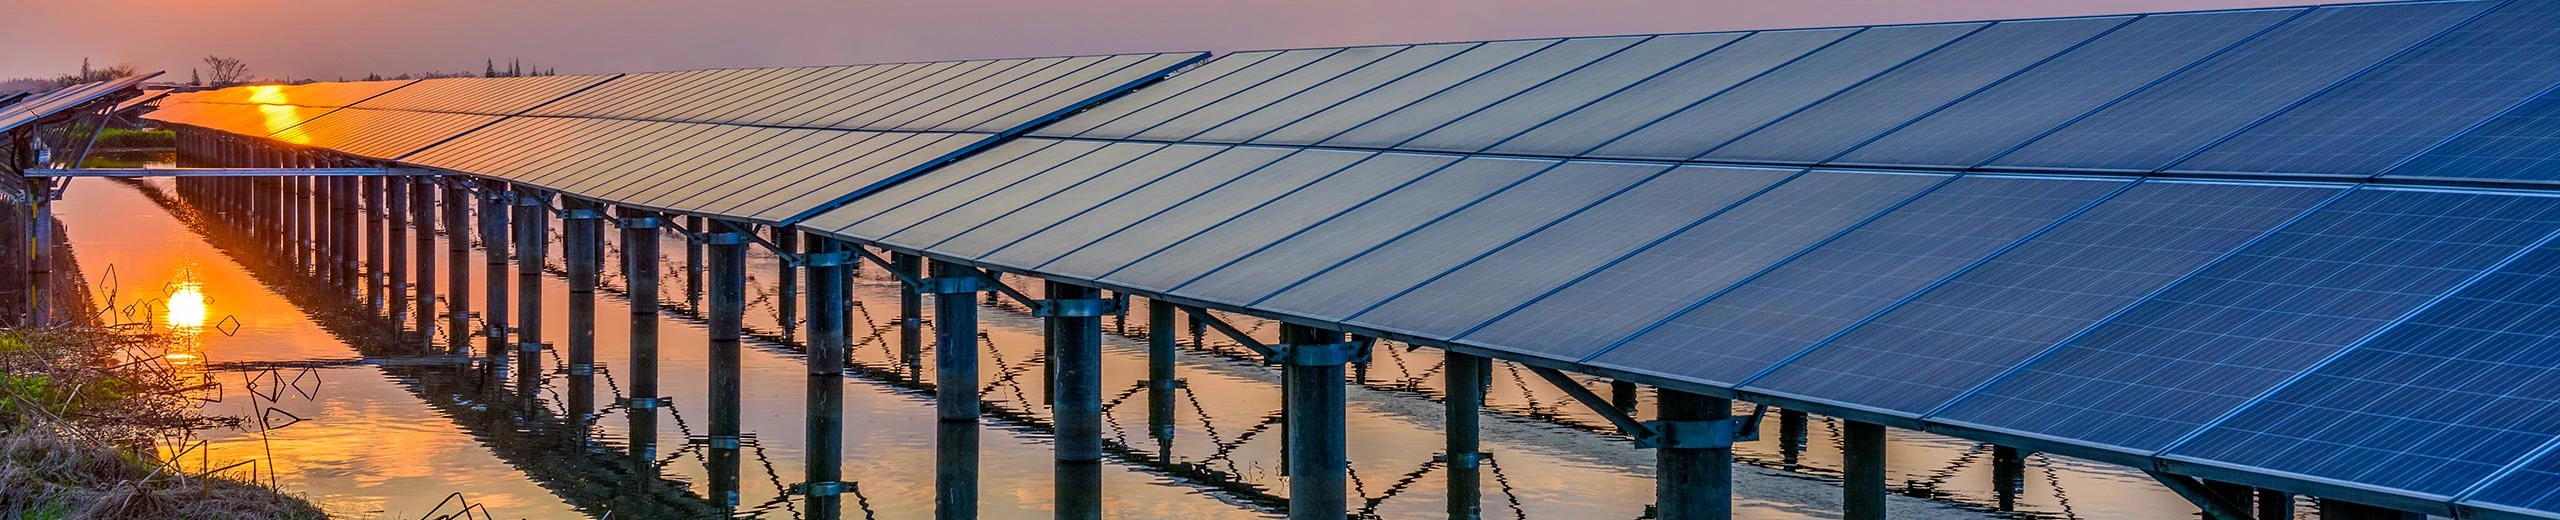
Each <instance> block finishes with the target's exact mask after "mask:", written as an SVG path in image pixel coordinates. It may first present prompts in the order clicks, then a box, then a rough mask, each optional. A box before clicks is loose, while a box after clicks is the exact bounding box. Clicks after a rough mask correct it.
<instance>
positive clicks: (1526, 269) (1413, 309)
mask: <svg viewBox="0 0 2560 520" xmlns="http://www.w3.org/2000/svg"><path fill="white" fill-rule="evenodd" d="M1796 171H1797V170H1773V169H1757V168H1722V167H1708V166H1692V167H1683V168H1680V169H1677V170H1673V171H1672V172H1671V173H1668V174H1664V175H1663V176H1660V177H1655V178H1653V180H1651V181H1646V182H1645V183H1644V184H1641V185H1638V186H1636V187H1635V189H1630V190H1627V192H1626V193H1621V194H1618V196H1616V197H1610V198H1609V200H1606V201H1602V202H1601V203H1600V204H1598V205H1594V206H1592V207H1591V209H1587V210H1583V211H1582V212H1580V213H1576V214H1574V215H1573V216H1572V217H1568V218H1566V219H1564V220H1563V221H1561V222H1557V223H1556V224H1555V225H1553V226H1549V227H1547V228H1546V229H1543V230H1539V231H1538V232H1537V233H1533V234H1531V235H1529V236H1528V237H1527V238H1523V239H1521V240H1520V241H1519V242H1517V243H1513V244H1511V245H1508V246H1503V248H1502V249H1500V250H1497V251H1494V252H1493V253H1491V254H1487V255H1485V256H1484V257H1482V258H1477V259H1474V260H1470V261H1468V262H1467V263H1466V264H1465V265H1464V266H1461V267H1459V268H1458V269H1456V270H1454V271H1450V272H1448V273H1447V274H1442V275H1440V276H1439V277H1438V278H1436V279H1433V280H1431V281H1430V282H1428V283H1424V284H1422V286H1420V287H1416V288H1414V289H1413V290H1412V291H1411V292H1407V293H1405V294H1403V295H1400V296H1397V297H1396V298H1395V299H1392V300H1388V301H1387V302H1386V303H1381V304H1378V306H1377V307H1376V308H1372V309H1369V310H1367V311H1364V312H1361V313H1359V314H1357V315H1354V316H1352V317H1351V318H1350V320H1348V322H1349V323H1351V324H1355V325H1363V326H1369V327H1375V328H1379V329H1385V330H1393V331H1399V332H1407V333H1414V334H1422V335H1426V336H1432V337H1443V338H1446V337H1454V336H1457V335H1458V334H1459V333H1462V332H1466V331H1467V329H1472V328H1475V326H1476V325H1479V324H1482V323H1484V322H1485V321H1486V320H1490V319H1493V317H1494V316H1497V315H1500V314H1501V313H1502V312H1503V311H1508V310H1511V309H1512V308H1513V307H1518V306H1519V305H1520V304H1522V303H1527V302H1528V301H1529V300H1530V299H1531V298H1536V297H1538V295H1540V294H1545V293H1546V292H1547V291H1548V290H1551V289H1553V288H1555V287H1556V286H1559V285H1563V284H1564V283H1565V282H1569V281H1572V280H1573V278H1574V277H1575V276H1578V275H1581V274H1582V273H1586V272H1590V271H1591V270H1593V269H1598V268H1600V267H1601V266H1603V265H1606V264H1607V263H1608V262H1610V261H1612V260H1616V259H1618V258H1621V257H1624V256H1626V254H1627V253H1629V252H1633V251H1635V250H1636V249H1637V248H1640V247H1643V246H1644V245H1645V244H1648V243H1652V242H1654V241H1656V240H1660V239H1661V238H1662V237H1663V236H1665V235H1669V234H1671V233H1672V232H1674V231H1678V230H1680V229H1682V228H1685V227H1688V226H1690V225H1693V224H1695V223H1697V222H1700V221H1703V220H1705V219H1706V218H1707V217H1710V216H1713V215H1715V214H1717V213H1720V212H1722V211H1723V210H1724V209H1725V208H1726V207H1728V206H1731V205H1732V204H1733V203H1734V202H1737V201H1740V200H1743V199H1744V198H1745V197H1749V196H1751V195H1753V194H1756V193H1759V192H1760V191H1761V190H1764V189H1767V188H1768V187H1769V186H1771V185H1774V184H1777V183H1778V182H1779V181H1783V180H1786V179H1787V178H1788V177H1790V176H1793V175H1794V174H1795V173H1796Z"/></svg>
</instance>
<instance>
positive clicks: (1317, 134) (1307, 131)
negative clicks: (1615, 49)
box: [1252, 40, 1559, 145]
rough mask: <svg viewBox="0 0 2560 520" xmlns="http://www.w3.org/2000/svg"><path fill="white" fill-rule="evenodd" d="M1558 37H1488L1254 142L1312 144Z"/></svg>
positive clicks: (1473, 76) (1535, 49)
mask: <svg viewBox="0 0 2560 520" xmlns="http://www.w3.org/2000/svg"><path fill="white" fill-rule="evenodd" d="M1558 41H1559V40H1519V41H1501V42H1488V43H1485V44H1482V45H1477V46H1475V47H1474V48H1471V49H1467V51H1466V52H1462V53H1458V55H1457V56H1451V57H1449V59H1446V60H1441V61H1440V62H1439V63H1434V64H1432V65H1431V66H1429V67H1424V68H1423V69H1422V70H1420V71H1416V72H1414V73H1412V74H1407V75H1405V76H1404V77H1400V78H1396V80H1395V81H1390V82H1387V84H1385V85H1380V86H1378V88H1375V89H1370V90H1369V91H1367V92H1365V93H1362V94H1361V95H1359V96H1355V97H1352V98H1351V99H1347V100H1343V101H1342V102H1340V103H1335V104H1333V105H1331V106H1327V107H1325V108H1324V110H1321V111H1317V112H1313V113H1309V114H1307V115H1306V116H1305V117H1302V118H1299V119H1298V120H1297V121H1294V122H1290V123H1289V124H1287V125H1283V126H1281V127H1280V128H1279V129H1277V130H1272V131H1270V132H1267V133H1264V134H1262V135H1261V136H1259V137H1255V138H1253V141H1252V142H1254V143H1259V144H1274V145H1313V144H1316V143H1319V142H1323V141H1324V140H1325V139H1329V138H1332V137H1333V136H1335V135H1338V134H1341V133H1342V132H1344V131H1347V130H1350V129H1351V128H1352V127H1355V126H1359V125H1360V124H1362V123H1367V122H1369V121H1371V120H1374V119H1377V118H1378V117H1379V116H1383V115H1386V114H1387V113H1388V112H1391V111H1394V110H1397V109H1400V108H1403V107H1405V106H1407V105H1411V104H1413V103H1414V102H1416V101H1420V100H1422V99H1424V98H1427V97H1430V96H1431V95H1433V94H1437V93H1439V92H1440V91H1442V90H1445V89H1448V88H1449V87H1450V86H1452V85H1457V84H1460V83H1464V82H1466V81H1467V80H1469V79H1471V78H1475V77H1477V76H1479V75H1482V74H1485V73H1487V72H1489V71H1492V70H1494V69H1497V68H1500V67H1502V66H1504V65H1508V64H1510V63H1512V62H1513V61H1514V60H1519V59H1521V58H1522V57H1524V56H1529V55H1530V54H1531V53H1535V52H1538V51H1540V50H1544V49H1546V48H1547V47H1550V46H1553V45H1556V44H1557V43H1558Z"/></svg>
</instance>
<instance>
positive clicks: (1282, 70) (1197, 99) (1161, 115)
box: [1076, 49, 1344, 139]
mask: <svg viewBox="0 0 2560 520" xmlns="http://www.w3.org/2000/svg"><path fill="white" fill-rule="evenodd" d="M1341 52H1344V50H1343V49H1310V50H1297V51H1283V52H1281V53H1280V55H1278V56H1272V57H1270V58H1265V59H1262V60H1260V61H1257V62H1255V63H1254V64H1253V66H1251V67H1245V69H1244V70H1239V71H1236V72H1235V73H1234V74H1228V75H1225V76H1221V77H1219V78H1217V79H1215V80H1210V81H1209V82H1208V83H1203V84H1200V85H1199V86H1196V87H1192V88H1190V89H1188V90H1184V91H1183V92H1182V93H1181V94H1176V95H1174V96H1173V97H1170V98H1165V100H1164V101H1158V102H1156V103H1155V104H1152V105H1147V107H1146V108H1141V109H1138V110H1136V111H1134V112H1130V113H1129V114H1128V115H1125V116H1120V118H1118V119H1113V120H1111V122H1109V123H1103V124H1102V125H1101V126H1096V127H1094V128H1093V129H1092V130H1086V131H1085V132H1084V133H1082V134H1077V135H1076V136H1077V137H1083V138H1087V139H1126V138H1129V137H1131V136H1134V135H1137V134H1138V132H1140V131H1144V130H1146V129H1148V128H1153V127H1155V126H1156V125H1159V124H1163V123H1164V122H1166V121H1170V120H1173V119H1174V118H1179V117H1182V116H1183V115H1185V114H1190V113H1191V112H1192V111H1195V110H1199V109H1200V108H1201V107H1205V106H1209V105H1211V104H1214V103H1218V102H1219V101H1222V100H1225V99H1227V98H1228V97H1230V96H1234V95H1236V94H1237V93H1239V92H1243V91H1245V90H1247V89H1251V88H1254V87H1256V86H1260V85H1262V84H1264V83H1268V82H1270V81H1273V80H1275V79H1278V78H1280V77H1282V76H1285V75H1288V74H1289V73H1291V72H1295V71H1297V70H1298V69H1301V68H1304V67H1306V66H1308V65H1311V64H1314V63H1316V62H1317V61H1318V60H1323V59H1325V58H1328V57H1332V56H1333V55H1335V54H1338V53H1341Z"/></svg>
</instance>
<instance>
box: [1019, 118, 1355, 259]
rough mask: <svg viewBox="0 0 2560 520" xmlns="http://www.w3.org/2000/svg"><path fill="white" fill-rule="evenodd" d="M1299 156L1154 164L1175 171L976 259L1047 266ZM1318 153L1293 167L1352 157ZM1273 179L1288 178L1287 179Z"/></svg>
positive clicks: (1284, 153) (1256, 153)
mask: <svg viewBox="0 0 2560 520" xmlns="http://www.w3.org/2000/svg"><path fill="white" fill-rule="evenodd" d="M1303 152H1304V151H1303V150H1292V149H1286V148H1266V147H1235V148H1229V149H1227V150H1226V151H1224V152H1221V153H1219V154H1218V155H1215V156H1211V157H1210V158H1207V159H1202V160H1200V161H1198V162H1196V163H1191V164H1187V165H1185V164H1171V163H1157V164H1163V165H1164V166H1166V167H1171V168H1175V169H1174V170H1171V171H1170V172H1169V173H1166V174H1164V175H1163V178H1162V179H1160V180H1157V181H1154V182H1149V183H1147V184H1146V185H1145V186H1141V187H1139V188H1138V189H1134V190H1130V191H1128V192H1127V193H1124V194H1121V195H1118V196H1115V197H1112V198H1111V199H1108V200H1110V201H1115V202H1117V203H1114V204H1100V205H1097V206H1095V207H1092V208H1090V209H1086V210H1083V211H1078V212H1076V214H1075V215H1074V216H1071V217H1067V218H1066V219H1064V220H1061V221H1059V222H1058V224H1057V225H1054V226H1049V227H1048V228H1047V229H1048V231H1049V232H1042V233H1033V234H1031V235H1030V236H1026V237H1022V238H1020V239H1017V240H1013V241H1011V242H1010V243H1008V244H1006V245H1005V246H1004V247H1001V248H997V249H995V250H994V251H991V252H989V253H987V254H985V255H981V256H979V257H978V259H979V260H981V261H985V262H987V263H991V264H996V265H1005V266H1015V267H1021V268H1030V267H1035V266H1039V265H1041V264H1046V263H1049V261H1051V260H1056V259H1057V258H1058V257H1060V256H1065V255H1067V254H1069V253H1073V252H1075V251H1076V249H1078V248H1082V247H1084V245H1085V244H1090V243H1093V241H1094V240H1097V239H1100V238H1102V237H1103V236H1105V235H1108V234H1110V233H1111V232H1114V231H1118V230H1120V229H1121V228H1125V227H1129V225H1131V224H1135V223H1137V222H1139V221H1141V220H1146V218H1147V217H1149V216H1153V215H1155V214H1156V213H1157V212H1161V211H1164V210H1165V209H1166V208H1171V207H1173V206H1174V205H1177V204H1181V203H1182V202H1183V201H1186V200H1191V198H1192V197H1197V196H1200V194H1202V193H1207V192H1209V191H1211V190H1215V189H1218V187H1220V186H1225V185H1227V184H1228V183H1231V182H1236V181H1237V180H1238V179H1243V178H1246V177H1248V176H1251V175H1253V174H1255V173H1256V172H1260V171H1262V170H1263V169H1266V168H1275V167H1274V166H1273V165H1274V164H1278V163H1279V162H1281V161H1289V160H1292V159H1294V158H1296V157H1297V156H1298V155H1299V154H1300V153H1303ZM1322 155H1323V156H1322V157H1311V158H1309V159H1304V160H1307V161H1311V162H1305V163H1293V164H1296V165H1304V166H1308V167H1312V168H1311V169H1320V170H1323V171H1320V172H1316V173H1325V172H1330V171H1333V169H1339V168H1341V163H1340V162H1336V161H1346V160H1350V159H1353V158H1352V157H1350V155H1352V154H1322ZM1326 163H1333V166H1332V168H1331V169H1326V168H1324V166H1325V164H1326ZM1297 173H1298V174H1304V173H1306V172H1297ZM1275 177H1279V178H1286V177H1287V175H1278V176H1275Z"/></svg>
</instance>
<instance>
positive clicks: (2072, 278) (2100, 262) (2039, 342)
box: [1750, 181, 2340, 417]
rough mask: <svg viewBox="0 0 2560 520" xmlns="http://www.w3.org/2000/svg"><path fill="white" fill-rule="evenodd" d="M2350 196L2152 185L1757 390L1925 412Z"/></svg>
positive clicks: (1766, 380)
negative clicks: (2331, 201) (2320, 207)
mask: <svg viewBox="0 0 2560 520" xmlns="http://www.w3.org/2000/svg"><path fill="white" fill-rule="evenodd" d="M2339 191H2340V190H2339V189H2338V188H2336V187H2311V186H2286V185H2244V184H2221V183H2197V182H2159V181H2153V182H2145V183H2142V184H2141V185H2138V186H2135V187H2133V188H2132V189H2129V190H2126V191H2125V192H2124V193H2123V194H2120V195H2117V196H2115V197H2112V198H2109V199H2107V201H2106V202H2103V203H2100V204H2099V205H2098V206H2097V207H2094V208H2090V209H2089V211H2088V212H2085V213H2082V214H2080V215H2079V216H2076V217H2072V218H2071V220H2069V221H2065V222H2063V223H2062V224H2061V225H2058V226H2054V228H2053V229H2052V230H2050V231H2046V232H2044V233H2043V234H2039V235H2036V237H2035V238H2033V239H2030V240H2028V241H2027V242H2026V243H2024V244H2020V245H2019V246H2018V247H2017V248H2015V249H2011V250H2009V251H2008V252H2006V253H2002V254H2001V255H2000V256H1998V257H1995V258H1992V259H1991V261H1989V262H1985V263H1983V264H1982V266H1980V267H1976V268H1973V269H1970V270H1967V271H1965V273H1964V274H1962V275H1958V276H1957V277H1956V278H1954V279H1951V280H1949V281H1947V283H1946V284H1944V285H1940V286H1938V287H1937V288H1935V289H1931V290H1929V292H1927V293H1925V294H1922V295H1920V296H1919V297H1917V298H1913V299H1912V300H1911V302H1909V303H1905V304H1902V305H1900V306H1897V307H1894V308H1893V310H1891V311H1888V312H1886V313H1884V314H1883V315H1880V316H1877V317H1876V318H1875V319H1874V320H1871V321H1868V322H1867V323H1865V324H1862V325H1859V326H1858V328H1856V329H1851V330H1850V331H1849V332H1848V333H1846V334H1842V335H1841V336H1840V337H1838V338H1834V339H1832V340H1831V341H1830V342H1827V343H1824V344H1823V345H1822V346H1820V347H1818V348H1815V349H1814V350H1813V351H1811V352H1809V353H1807V354H1805V355H1804V356H1803V357H1801V358H1797V359H1796V360H1795V361H1793V362H1790V363H1788V364H1787V365H1786V366H1783V367H1780V368H1779V369H1778V370H1776V371H1773V372H1770V373H1769V375H1767V376H1762V377H1761V378H1760V379H1758V380H1756V381H1753V382H1752V383H1751V385H1750V386H1751V387H1752V388H1753V389H1754V390H1758V391H1763V392H1769V393H1773V394H1784V395H1790V396H1795V397H1799V398H1806V399H1815V400H1822V401H1827V402H1833V403H1855V404H1856V405H1857V406H1862V407H1867V408H1871V409H1879V410H1887V411H1891V412H1898V413H1900V414H1903V415H1906V416H1912V417H1917V416H1919V415H1921V414H1924V413H1927V412H1928V411H1930V410H1933V409H1936V408H1937V407H1938V405H1941V404H1945V403H1946V402H1947V401H1948V400H1951V399H1954V398H1955V397H1956V396H1957V395H1958V394H1962V393H1964V391H1966V390H1970V389H1972V388H1973V387H1975V386H1977V385H1980V384H1982V382H1983V381H1988V380H1990V379H1991V378H1992V376H1996V375H1999V374H2000V372H2001V371H2003V370H2007V369H2008V368H2009V367H2012V366H2016V365H2017V364H2018V363H2020V362H2022V361H2024V360H2026V359H2027V357H2029V356H2033V355H2035V353H2037V352H2040V351H2043V350H2044V349H2045V347H2047V346H2050V345H2053V344H2054V343H2058V342H2061V341H2062V340H2064V339H2067V338H2069V337H2070V336H2071V335H2072V334H2073V333H2077V332H2079V331H2081V330H2082V329H2086V328H2088V327H2089V325H2091V324H2094V323H2097V322H2098V321H2099V320H2103V319H2106V317H2107V316H2109V315H2112V314H2115V313H2116V311H2118V310H2121V309H2123V308H2125V307H2127V306H2130V305H2133V304H2134V303H2135V302H2137V301H2140V300H2141V299H2142V297H2143V296H2146V295H2149V294H2151V293H2153V292H2156V291H2158V290H2159V289H2160V288H2161V287H2165V286H2167V285H2169V284H2170V283H2171V282H2175V281H2177V280H2178V278H2180V277H2183V276H2186V274H2187V273H2190V272H2194V271H2195V270H2196V269H2200V268H2203V267H2204V265H2205V264H2206V263H2209V262H2212V261H2213V259H2215V258H2220V257H2221V256H2222V255H2224V254H2226V253H2229V252H2230V251H2232V250H2234V249H2239V248H2240V246H2242V245H2245V244H2247V243H2248V242H2249V240H2250V239H2253V238H2256V237H2258V236H2261V235H2264V234H2265V233H2266V232H2267V231H2268V230H2271V229H2274V228H2275V227H2276V226H2279V225H2283V224H2284V223H2285V222H2287V221H2290V220H2292V219H2293V218H2294V216H2296V215H2300V214H2302V212H2305V211H2309V210H2310V209H2311V207H2312V206H2315V205H2318V204H2319V203H2320V201H2323V200H2327V199H2328V198H2329V197H2330V196H2332V195H2336V194H2337V193H2338V192H2339Z"/></svg>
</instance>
